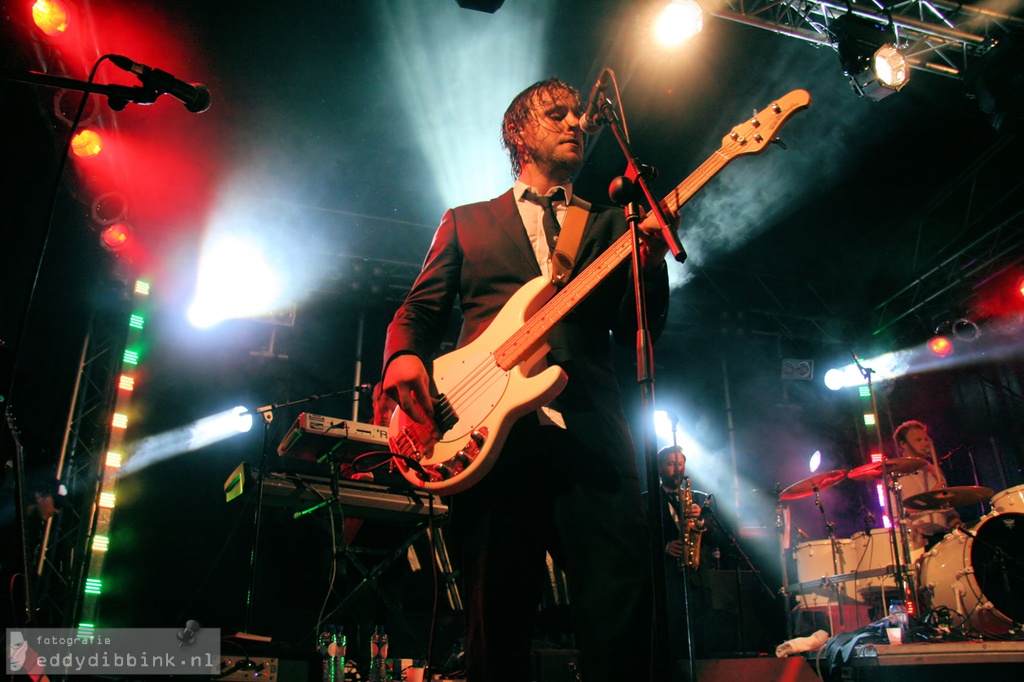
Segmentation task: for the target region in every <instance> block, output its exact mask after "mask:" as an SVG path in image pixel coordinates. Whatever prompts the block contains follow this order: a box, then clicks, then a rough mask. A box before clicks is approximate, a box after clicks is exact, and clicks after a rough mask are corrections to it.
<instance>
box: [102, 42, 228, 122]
mask: <svg viewBox="0 0 1024 682" xmlns="http://www.w3.org/2000/svg"><path fill="white" fill-rule="evenodd" d="M110 61H112V62H113V63H114V66H116V67H117V68H119V69H123V70H124V71H129V72H131V73H134V74H135V75H136V76H138V78H139V81H140V82H141V83H142V85H144V86H145V87H146V88H148V89H150V90H154V91H155V92H156V93H157V94H158V95H163V94H166V95H170V96H171V97H173V98H175V99H177V100H180V101H181V102H183V103H184V104H185V108H186V109H188V110H189V111H191V112H192V113H193V114H201V113H203V112H204V111H206V110H207V109H209V108H210V91H209V90H207V89H206V86H205V85H202V84H200V83H186V82H185V81H182V80H178V79H177V78H175V77H174V76H172V75H171V74H169V73H167V72H166V71H161V70H160V69H154V68H151V67H148V66H146V65H145V64H140V63H138V62H134V61H132V60H131V59H128V57H122V56H121V55H119V54H113V55H110Z"/></svg>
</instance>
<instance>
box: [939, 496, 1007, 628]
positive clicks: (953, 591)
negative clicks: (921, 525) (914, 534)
mask: <svg viewBox="0 0 1024 682" xmlns="http://www.w3.org/2000/svg"><path fill="white" fill-rule="evenodd" d="M920 585H921V597H922V599H923V600H924V601H925V602H927V603H928V605H929V606H930V607H931V608H932V609H937V608H941V607H945V608H948V609H949V610H950V611H953V612H956V613H957V614H959V615H960V618H961V622H962V623H964V624H970V625H971V626H973V627H974V628H975V629H977V630H979V631H981V632H986V633H990V634H997V635H998V634H1004V633H1006V632H1008V631H1009V630H1010V629H1011V628H1013V627H1014V625H1015V624H1017V623H1022V622H1024V514H1008V513H1003V512H999V511H994V512H991V513H989V514H987V515H985V516H983V517H982V518H981V519H980V520H979V521H978V523H977V525H975V526H974V527H973V528H971V530H970V531H963V530H960V529H957V530H954V531H953V532H951V533H948V534H947V535H946V537H945V538H943V539H942V541H941V542H939V544H937V545H935V546H934V547H932V549H931V550H929V551H928V552H927V553H925V555H924V557H923V559H922V561H921V581H920ZM953 625H954V626H958V625H959V623H956V622H954V623H953Z"/></svg>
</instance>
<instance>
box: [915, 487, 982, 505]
mask: <svg viewBox="0 0 1024 682" xmlns="http://www.w3.org/2000/svg"><path fill="white" fill-rule="evenodd" d="M994 494H995V491H994V490H992V488H986V487H985V486H981V485H958V486H954V487H952V488H938V489H937V490H929V491H928V492H926V493H919V494H917V495H914V496H913V497H908V498H907V499H905V500H903V506H904V507H906V508H907V509H909V510H910V511H925V510H929V509H949V508H950V507H964V506H966V505H968V504H976V503H978V502H981V501H982V500H987V499H989V498H990V497H992V495H994Z"/></svg>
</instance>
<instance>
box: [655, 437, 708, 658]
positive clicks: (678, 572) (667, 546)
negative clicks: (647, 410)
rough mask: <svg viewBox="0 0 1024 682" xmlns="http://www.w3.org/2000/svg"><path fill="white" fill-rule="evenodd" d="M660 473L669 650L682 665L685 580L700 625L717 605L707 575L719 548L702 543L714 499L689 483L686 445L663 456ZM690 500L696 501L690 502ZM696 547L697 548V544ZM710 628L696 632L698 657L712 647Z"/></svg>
mask: <svg viewBox="0 0 1024 682" xmlns="http://www.w3.org/2000/svg"><path fill="white" fill-rule="evenodd" d="M658 475H659V479H660V481H661V490H660V493H661V500H662V503H661V505H660V506H661V514H662V528H663V530H664V534H665V536H664V538H663V545H662V546H663V547H664V557H665V598H666V600H667V604H666V611H667V614H668V638H669V652H670V655H671V656H672V658H673V660H676V661H680V660H682V659H684V658H685V657H686V656H687V655H688V652H687V647H688V637H687V631H686V607H687V605H686V594H687V591H686V590H685V589H684V581H686V580H689V587H690V589H689V591H688V593H689V608H690V612H691V615H692V616H694V617H696V618H697V619H698V622H699V621H700V619H701V615H702V614H704V612H705V611H706V610H707V609H706V607H710V605H711V599H710V595H709V594H708V591H707V590H706V589H704V586H703V585H702V583H703V581H702V580H701V573H702V572H703V571H705V570H708V569H712V568H715V566H713V565H712V563H713V562H714V558H713V557H714V555H715V554H717V551H716V549H717V548H715V547H713V546H711V545H710V544H709V543H708V542H707V540H709V539H710V538H704V539H703V541H702V536H703V535H704V531H705V530H706V523H705V519H704V518H702V515H701V514H702V511H703V509H704V507H703V505H704V503H705V502H706V501H707V498H708V495H707V494H705V493H702V492H699V491H696V490H693V489H692V487H690V486H688V485H687V483H688V479H687V477H686V455H685V454H683V449H682V448H681V447H679V446H676V445H671V446H668V447H665V448H662V449H661V450H660V451H659V452H658ZM684 497H689V498H690V500H689V503H687V501H686V500H685V499H683V498H684ZM693 543H697V544H696V545H695V546H694V544H693ZM688 544H689V545H690V546H689V547H688V546H687V545H688ZM702 544H703V546H702ZM701 553H703V555H704V559H705V560H703V561H700V560H699V557H700V555H701ZM695 559H697V560H695ZM708 630H709V624H707V623H705V624H704V625H702V626H700V627H695V628H694V633H693V634H694V637H693V640H694V648H695V649H696V654H697V656H698V657H701V656H702V655H704V653H706V651H707V650H708V647H709V645H710V641H709V638H708Z"/></svg>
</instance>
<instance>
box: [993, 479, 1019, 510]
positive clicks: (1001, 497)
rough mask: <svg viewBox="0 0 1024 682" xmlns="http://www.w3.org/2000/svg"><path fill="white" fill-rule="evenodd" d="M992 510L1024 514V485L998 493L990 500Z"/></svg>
mask: <svg viewBox="0 0 1024 682" xmlns="http://www.w3.org/2000/svg"><path fill="white" fill-rule="evenodd" d="M989 504H991V505H992V509H994V510H996V511H1000V512H1006V513H1010V512H1018V513H1021V514H1024V485H1015V486H1014V487H1012V488H1007V489H1006V490H1004V491H1002V492H998V493H996V494H995V495H993V496H992V499H991V500H989Z"/></svg>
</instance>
